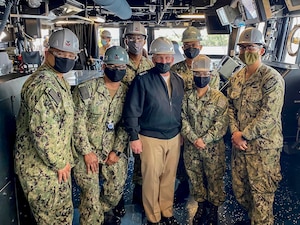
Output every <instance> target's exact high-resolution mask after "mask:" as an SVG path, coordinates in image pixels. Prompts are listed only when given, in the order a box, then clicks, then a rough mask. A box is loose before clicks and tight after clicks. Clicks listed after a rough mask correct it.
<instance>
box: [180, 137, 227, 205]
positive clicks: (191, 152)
mask: <svg viewBox="0 0 300 225" xmlns="http://www.w3.org/2000/svg"><path fill="white" fill-rule="evenodd" d="M183 157H184V163H185V168H186V171H187V174H188V176H189V178H190V181H191V184H192V187H191V191H192V195H193V197H194V199H195V201H197V202H204V201H206V200H207V201H209V202H210V203H212V204H214V205H215V206H220V205H222V204H223V202H224V201H225V197H226V196H225V186H224V181H223V177H224V173H225V145H224V142H223V141H220V142H219V143H216V144H213V145H209V146H208V147H207V148H205V149H203V150H199V149H197V148H195V147H194V145H193V144H192V143H190V142H189V141H185V142H184V153H183Z"/></svg>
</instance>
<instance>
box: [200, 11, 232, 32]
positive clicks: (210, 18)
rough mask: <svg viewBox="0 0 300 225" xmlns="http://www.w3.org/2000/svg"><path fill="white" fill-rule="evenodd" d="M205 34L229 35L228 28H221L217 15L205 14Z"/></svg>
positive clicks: (227, 26)
mask: <svg viewBox="0 0 300 225" xmlns="http://www.w3.org/2000/svg"><path fill="white" fill-rule="evenodd" d="M205 25H206V29H207V34H230V31H231V30H230V26H229V25H226V26H223V25H222V23H221V21H220V19H219V17H218V15H217V14H205Z"/></svg>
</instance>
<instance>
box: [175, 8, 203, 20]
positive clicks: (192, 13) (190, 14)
mask: <svg viewBox="0 0 300 225" xmlns="http://www.w3.org/2000/svg"><path fill="white" fill-rule="evenodd" d="M195 11H196V9H195V7H194V6H191V7H190V9H189V12H186V13H182V14H179V15H177V18H179V19H205V15H204V14H203V13H196V12H195Z"/></svg>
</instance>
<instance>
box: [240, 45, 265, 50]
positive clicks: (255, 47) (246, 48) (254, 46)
mask: <svg viewBox="0 0 300 225" xmlns="http://www.w3.org/2000/svg"><path fill="white" fill-rule="evenodd" d="M258 48H260V45H239V50H240V51H245V50H248V51H255V50H257V49H258Z"/></svg>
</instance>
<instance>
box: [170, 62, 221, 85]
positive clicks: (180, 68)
mask: <svg viewBox="0 0 300 225" xmlns="http://www.w3.org/2000/svg"><path fill="white" fill-rule="evenodd" d="M171 70H172V71H174V72H175V73H178V74H179V75H180V76H181V77H182V79H183V81H184V91H188V90H192V89H193V86H194V76H193V71H191V68H189V67H188V65H187V64H186V62H185V60H184V61H181V62H178V63H176V64H174V65H173V66H172V67H171ZM219 85H220V76H219V73H218V72H216V71H213V72H212V75H211V78H210V82H209V86H210V87H211V88H214V89H217V90H219Z"/></svg>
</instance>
